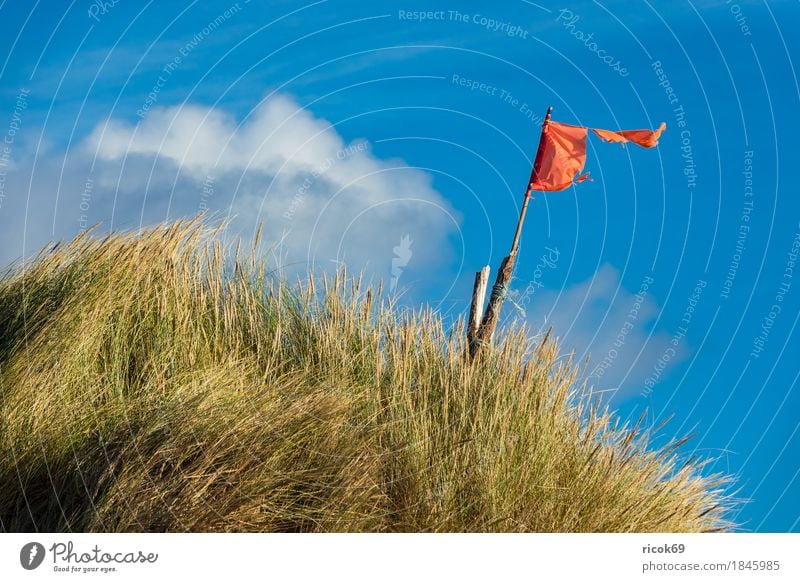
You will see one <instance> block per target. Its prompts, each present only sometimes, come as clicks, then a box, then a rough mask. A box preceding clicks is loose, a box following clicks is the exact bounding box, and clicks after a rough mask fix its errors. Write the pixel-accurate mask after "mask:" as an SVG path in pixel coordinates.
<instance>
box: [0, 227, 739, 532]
mask: <svg viewBox="0 0 800 582" xmlns="http://www.w3.org/2000/svg"><path fill="white" fill-rule="evenodd" d="M238 255H239V253H238V252H236V251H235V250H233V249H223V248H221V247H220V245H219V244H218V243H216V242H214V238H213V236H211V235H210V233H209V229H208V228H207V227H204V226H203V225H202V224H201V223H199V222H189V223H179V224H173V225H167V226H160V227H156V228H153V229H151V230H148V231H146V232H144V233H138V234H119V235H113V236H109V237H107V238H104V239H102V240H100V239H97V238H95V237H93V236H90V235H84V236H81V237H79V238H77V239H76V240H74V241H73V242H71V243H69V244H66V245H63V246H60V247H57V248H52V249H48V250H46V251H43V252H42V254H41V255H40V256H39V258H38V259H37V260H35V261H33V262H32V263H31V264H28V265H25V266H24V268H23V267H22V266H19V267H16V268H14V269H12V270H11V271H9V272H8V273H7V274H6V275H5V276H4V277H3V278H2V280H0V527H1V528H2V529H3V530H5V531H24V530H39V531H293V532H294V531H296V532H301V531H304V532H306V531H417V532H437V531H488V532H491V531H570V532H572V531H574V532H579V531H580V532H586V531H639V532H650V531H713V530H719V529H725V528H727V527H728V523H727V522H726V521H725V516H726V515H727V511H728V508H727V505H728V500H727V499H728V498H727V497H726V496H725V494H724V491H725V487H726V485H725V483H726V481H725V479H723V478H720V477H704V476H702V474H701V464H702V463H699V462H698V461H695V460H681V458H680V457H679V456H678V452H679V451H678V448H679V446H680V444H681V443H680V442H673V443H671V444H670V445H668V446H666V447H665V448H664V447H662V448H658V447H654V446H653V445H652V444H651V443H650V438H651V435H650V433H651V431H650V430H648V429H646V427H643V426H641V424H639V425H634V426H627V425H621V424H620V423H619V422H618V421H617V420H615V418H614V416H613V415H611V414H610V413H608V412H607V411H605V410H601V409H598V408H597V407H594V406H593V405H592V404H591V401H590V399H589V398H588V397H587V396H586V394H585V390H584V389H583V388H582V387H581V386H580V385H577V384H576V383H575V368H574V366H573V365H572V363H571V362H570V361H568V360H564V359H559V358H558V357H557V351H556V345H555V344H554V343H553V342H552V341H548V340H546V339H545V340H542V339H541V338H540V339H539V340H538V341H537V340H534V339H530V338H529V337H528V335H526V332H525V331H524V330H522V329H520V330H517V331H510V332H507V333H506V334H505V335H504V337H503V338H501V341H500V342H499V345H497V346H496V347H493V348H491V349H488V350H485V351H484V352H483V353H482V355H481V357H480V359H479V361H477V362H474V363H472V364H470V363H468V362H467V361H466V360H465V357H464V351H465V346H464V339H463V338H464V333H463V329H462V327H461V326H460V325H456V327H455V328H454V329H444V328H443V324H442V321H441V319H440V318H439V317H438V316H437V315H436V314H435V313H433V312H430V311H426V310H422V311H419V312H417V313H414V314H410V315H409V314H400V313H398V312H396V311H395V310H393V308H392V306H391V305H390V304H389V303H388V302H387V301H384V300H381V299H380V297H379V296H376V295H374V294H373V292H372V291H370V290H368V289H366V288H364V287H363V286H362V285H361V284H360V283H359V282H358V281H354V280H351V279H348V278H347V277H346V276H345V275H344V274H343V273H342V274H339V275H338V276H335V277H328V278H325V277H322V278H319V279H316V280H315V279H313V278H312V279H309V280H308V281H307V282H305V283H302V284H298V285H288V284H286V283H284V282H281V281H280V280H279V279H278V278H277V277H275V276H273V275H271V274H270V273H269V272H265V269H266V267H265V266H264V265H263V264H261V263H259V261H257V260H255V259H252V258H247V259H244V258H239V256H238ZM250 256H251V254H248V257H250Z"/></svg>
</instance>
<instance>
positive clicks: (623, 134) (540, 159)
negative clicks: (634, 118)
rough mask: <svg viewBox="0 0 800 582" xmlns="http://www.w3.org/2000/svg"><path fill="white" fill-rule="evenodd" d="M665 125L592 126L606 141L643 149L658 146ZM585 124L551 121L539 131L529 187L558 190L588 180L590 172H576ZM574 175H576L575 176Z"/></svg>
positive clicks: (582, 155)
mask: <svg viewBox="0 0 800 582" xmlns="http://www.w3.org/2000/svg"><path fill="white" fill-rule="evenodd" d="M666 127H667V124H666V123H662V124H661V125H660V126H659V128H658V129H656V130H655V131H652V130H649V129H629V130H622V131H610V130H608V129H594V128H592V131H593V132H595V133H596V134H597V135H598V136H599V137H600V139H602V140H604V141H607V142H617V143H626V142H629V141H630V142H633V143H635V144H637V145H640V146H642V147H643V148H652V147H655V146H657V145H658V138H659V136H661V132H663V131H664V130H665V129H666ZM588 133H589V128H588V127H581V126H578V125H567V124H566V123H558V122H557V121H551V122H549V123H546V124H545V126H544V128H543V130H542V138H541V141H540V142H539V150H538V151H537V152H536V160H535V161H534V163H533V171H532V172H531V179H530V189H531V190H538V191H540V192H558V191H559V190H564V189H565V188H569V187H570V186H571V185H572V184H576V183H578V182H583V181H584V180H586V179H589V174H588V173H586V174H583V175H581V176H578V174H579V173H580V172H581V171H582V170H583V166H584V165H586V136H587V135H588ZM575 176H578V177H577V178H576V177H575Z"/></svg>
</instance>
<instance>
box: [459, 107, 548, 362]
mask: <svg viewBox="0 0 800 582" xmlns="http://www.w3.org/2000/svg"><path fill="white" fill-rule="evenodd" d="M552 110H553V108H552V107H548V108H547V114H545V116H544V121H543V122H542V133H541V136H540V137H539V147H538V149H537V150H536V158H535V160H534V163H533V171H532V172H531V178H530V180H529V182H528V187H527V189H526V190H525V200H524V201H523V203H522V210H521V211H520V213H519V220H518V221H517V230H516V231H515V232H514V240H513V242H512V243H511V251H510V252H509V253H508V256H507V257H506V258H504V259H503V262H502V263H500V268H499V269H498V270H497V277H496V278H495V281H494V285H493V286H492V294H491V295H490V296H489V304H488V305H487V306H486V313H484V315H483V320H482V321H481V324H480V327H479V328H478V330H477V332H476V333H475V334H474V338H473V340H472V341H470V342H469V347H470V356H474V355H475V354H476V353H477V351H478V350H479V349H480V346H481V345H483V344H485V343H490V342H491V341H492V337H494V332H495V329H496V328H497V322H498V321H499V319H500V308H501V307H502V306H503V300H504V299H505V297H506V294H507V293H508V286H509V285H510V284H511V276H512V275H513V273H514V262H515V261H516V259H517V251H518V250H519V238H520V234H521V233H522V223H523V222H524V221H525V214H526V213H527V212H528V202H530V199H531V193H532V192H533V183H534V181H535V179H536V175H537V173H538V171H539V168H540V166H541V162H542V144H543V143H544V140H545V134H546V133H547V126H548V124H549V123H550V113H551V111H552ZM487 274H488V273H487ZM476 285H477V279H476ZM473 299H474V298H473ZM473 308H474V305H473ZM471 314H472V309H470V325H471V323H472V317H471ZM470 329H471V328H470Z"/></svg>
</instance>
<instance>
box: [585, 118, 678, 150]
mask: <svg viewBox="0 0 800 582" xmlns="http://www.w3.org/2000/svg"><path fill="white" fill-rule="evenodd" d="M665 129H667V124H666V123H663V122H662V123H661V125H660V126H659V128H658V129H657V130H655V131H652V130H650V129H627V130H624V131H609V130H608V129H592V131H593V132H595V133H596V134H597V135H598V136H599V137H600V139H602V140H604V141H608V142H612V141H613V142H617V143H625V142H629V141H632V142H633V143H635V144H637V145H640V146H642V147H643V148H654V147H656V146H657V145H658V138H659V137H660V136H661V132H662V131H664V130H665Z"/></svg>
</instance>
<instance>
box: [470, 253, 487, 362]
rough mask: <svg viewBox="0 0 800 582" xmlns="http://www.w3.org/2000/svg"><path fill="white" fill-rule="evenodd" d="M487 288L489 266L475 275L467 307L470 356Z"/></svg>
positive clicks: (478, 327) (479, 324)
mask: <svg viewBox="0 0 800 582" xmlns="http://www.w3.org/2000/svg"><path fill="white" fill-rule="evenodd" d="M488 286H489V265H486V266H485V267H484V268H483V269H481V270H480V271H478V272H477V273H475V285H474V287H473V288H472V303H470V306H469V322H468V323H467V325H468V327H467V344H468V345H469V349H470V354H472V353H473V348H472V346H473V344H474V343H475V340H476V338H477V336H478V330H479V329H480V326H481V318H482V314H483V303H484V301H485V300H486V288H487V287H488Z"/></svg>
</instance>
